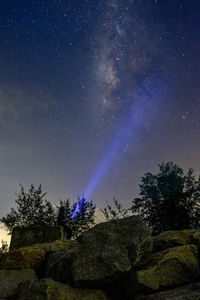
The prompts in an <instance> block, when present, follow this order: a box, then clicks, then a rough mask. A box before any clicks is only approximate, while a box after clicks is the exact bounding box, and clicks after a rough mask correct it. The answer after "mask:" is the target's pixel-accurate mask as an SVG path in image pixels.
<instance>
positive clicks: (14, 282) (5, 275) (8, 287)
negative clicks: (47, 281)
mask: <svg viewBox="0 0 200 300" xmlns="http://www.w3.org/2000/svg"><path fill="white" fill-rule="evenodd" d="M36 279H37V277H36V274H35V272H34V270H30V269H28V270H0V298H1V299H2V298H6V299H11V298H15V297H16V298H17V293H18V286H19V284H20V283H22V282H24V281H26V280H36Z"/></svg>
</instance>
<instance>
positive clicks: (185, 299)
mask: <svg viewBox="0 0 200 300" xmlns="http://www.w3.org/2000/svg"><path fill="white" fill-rule="evenodd" d="M134 299H135V300H199V299H200V282H194V283H191V284H188V285H186V286H182V287H178V288H175V289H172V290H169V291H164V292H160V293H156V294H153V295H141V296H137V297H135V298H134Z"/></svg>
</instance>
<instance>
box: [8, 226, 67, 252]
mask: <svg viewBox="0 0 200 300" xmlns="http://www.w3.org/2000/svg"><path fill="white" fill-rule="evenodd" d="M22 237H23V238H22ZM61 239H63V228H62V227H61V226H53V227H52V226H45V227H44V226H42V227H34V228H31V229H28V228H21V227H15V228H14V229H13V231H12V237H11V243H10V250H12V249H18V248H21V247H26V246H31V245H33V244H40V243H50V242H53V241H55V240H61Z"/></svg>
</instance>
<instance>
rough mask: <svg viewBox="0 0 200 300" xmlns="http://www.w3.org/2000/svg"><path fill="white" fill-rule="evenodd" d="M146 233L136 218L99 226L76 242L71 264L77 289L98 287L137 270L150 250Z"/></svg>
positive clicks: (149, 234)
mask: <svg viewBox="0 0 200 300" xmlns="http://www.w3.org/2000/svg"><path fill="white" fill-rule="evenodd" d="M150 237H151V232H150V230H149V229H148V228H147V227H146V226H145V225H144V224H143V222H142V220H141V219H140V218H139V217H138V216H131V217H128V218H124V219H121V220H112V221H110V222H106V223H100V224H98V225H96V226H95V227H93V228H92V229H90V230H88V231H87V232H85V233H84V234H83V235H81V236H80V238H79V239H78V241H79V249H78V253H77V255H76V256H75V258H74V261H73V264H72V267H71V269H72V275H73V281H74V284H75V286H77V287H98V286H99V285H102V284H105V283H109V282H112V281H114V280H116V279H118V278H120V277H121V276H123V274H124V273H127V272H129V271H130V270H131V268H132V267H133V266H136V265H137V266H139V265H140V263H142V262H143V261H144V260H145V258H146V257H147V256H148V254H149V253H150V252H151V250H152V240H151V238H150Z"/></svg>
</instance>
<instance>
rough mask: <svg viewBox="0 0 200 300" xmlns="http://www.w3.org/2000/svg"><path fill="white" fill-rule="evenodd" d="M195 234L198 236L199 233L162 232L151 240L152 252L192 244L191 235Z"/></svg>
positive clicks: (189, 230)
mask: <svg viewBox="0 0 200 300" xmlns="http://www.w3.org/2000/svg"><path fill="white" fill-rule="evenodd" d="M196 233H197V234H199V235H200V231H198V230H195V229H188V230H169V231H164V232H162V233H161V234H159V235H157V236H154V237H153V238H152V240H153V252H159V251H162V250H165V249H167V248H173V247H176V246H183V245H189V244H193V240H194V239H193V235H194V234H196Z"/></svg>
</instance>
